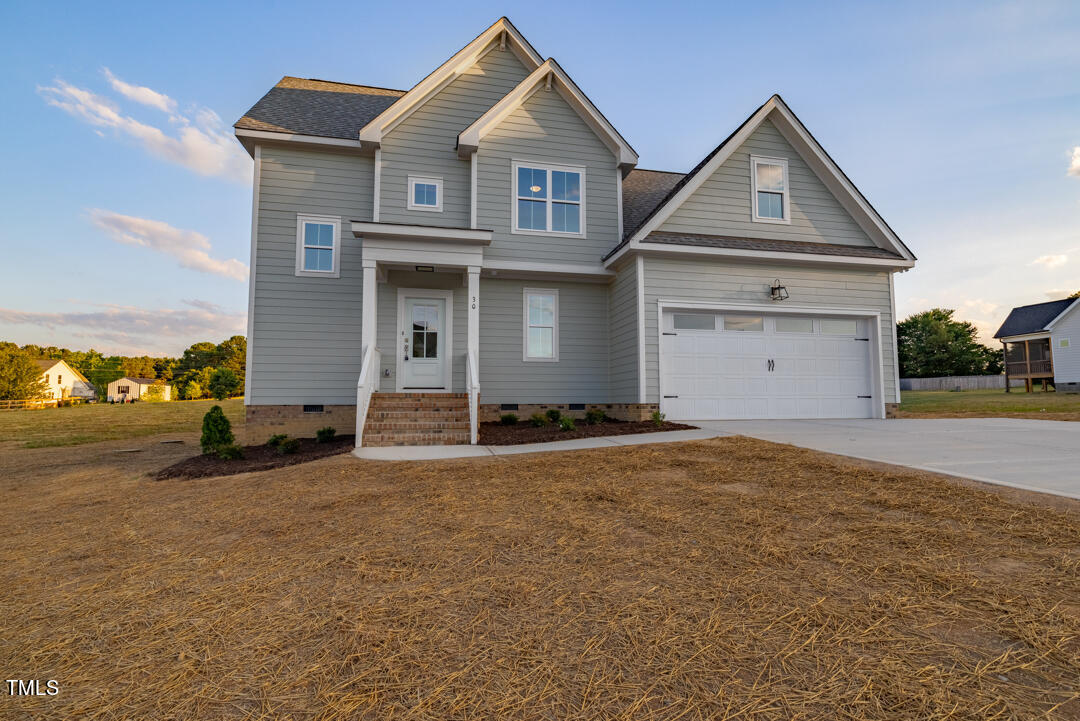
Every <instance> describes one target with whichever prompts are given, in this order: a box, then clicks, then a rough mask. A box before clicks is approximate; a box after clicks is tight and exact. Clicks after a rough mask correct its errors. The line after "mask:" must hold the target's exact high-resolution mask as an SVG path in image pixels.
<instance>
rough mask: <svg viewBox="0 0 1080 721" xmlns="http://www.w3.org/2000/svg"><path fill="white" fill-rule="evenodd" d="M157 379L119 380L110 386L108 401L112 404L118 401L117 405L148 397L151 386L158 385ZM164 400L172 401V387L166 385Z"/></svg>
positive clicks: (127, 378)
mask: <svg viewBox="0 0 1080 721" xmlns="http://www.w3.org/2000/svg"><path fill="white" fill-rule="evenodd" d="M157 382H158V381H157V379H156V378H130V377H127V376H125V377H123V378H117V379H116V380H114V381H113V382H112V383H110V384H109V387H108V389H107V396H106V400H108V401H109V402H110V403H112V402H113V401H116V402H117V403H123V402H124V401H129V400H135V399H139V398H142V397H143V396H144V395H146V391H147V390H148V389H149V388H150V386H152V385H154V384H155V383H157ZM162 400H166V401H171V400H172V386H170V385H168V384H166V385H165V386H164V394H163V397H162Z"/></svg>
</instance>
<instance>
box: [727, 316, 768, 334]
mask: <svg viewBox="0 0 1080 721" xmlns="http://www.w3.org/2000/svg"><path fill="white" fill-rule="evenodd" d="M724 330H733V331H741V332H760V331H763V330H765V321H764V319H763V318H762V317H761V316H747V315H725V316H724Z"/></svg>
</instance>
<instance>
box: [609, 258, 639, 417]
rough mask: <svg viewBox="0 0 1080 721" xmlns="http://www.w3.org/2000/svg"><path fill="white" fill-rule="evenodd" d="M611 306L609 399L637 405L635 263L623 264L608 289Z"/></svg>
mask: <svg viewBox="0 0 1080 721" xmlns="http://www.w3.org/2000/svg"><path fill="white" fill-rule="evenodd" d="M608 290H609V303H610V307H611V345H610V348H611V351H610V355H609V358H608V366H609V369H610V373H611V400H612V401H613V402H616V403H637V402H638V304H637V264H636V262H634V261H631V262H629V263H625V264H624V265H623V267H622V268H620V269H619V270H618V275H616V276H615V280H614V281H613V282H612V283H611V285H610V286H609V288H608Z"/></svg>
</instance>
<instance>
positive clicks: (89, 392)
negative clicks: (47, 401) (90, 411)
mask: <svg viewBox="0 0 1080 721" xmlns="http://www.w3.org/2000/svg"><path fill="white" fill-rule="evenodd" d="M34 362H35V363H37V367H38V370H40V371H41V379H42V380H43V381H45V385H46V386H48V388H47V390H46V391H45V396H44V397H45V398H55V399H56V400H63V399H64V398H86V399H91V398H94V397H96V396H97V392H96V391H94V386H92V385H91V384H90V381H88V380H86V377H85V376H83V374H82V373H80V372H79V371H77V370H75V369H74V368H72V367H71V366H69V365H68V364H67V363H65V362H64V361H62V360H57V359H56V358H39V359H37V360H35V361H34Z"/></svg>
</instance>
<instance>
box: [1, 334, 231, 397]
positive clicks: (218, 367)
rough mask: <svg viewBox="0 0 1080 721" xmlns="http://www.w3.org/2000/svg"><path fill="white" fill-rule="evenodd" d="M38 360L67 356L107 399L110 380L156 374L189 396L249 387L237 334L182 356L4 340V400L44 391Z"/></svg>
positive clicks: (194, 346)
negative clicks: (108, 352) (106, 351)
mask: <svg viewBox="0 0 1080 721" xmlns="http://www.w3.org/2000/svg"><path fill="white" fill-rule="evenodd" d="M38 358H53V359H57V360H63V361H64V362H66V363H67V364H68V365H69V366H71V367H72V368H74V369H75V370H77V371H79V373H82V374H83V375H84V376H85V377H86V379H87V380H88V381H89V382H90V384H91V385H93V386H94V389H95V390H96V391H97V394H98V397H99V398H101V399H104V398H105V397H106V390H107V388H108V385H109V383H111V382H113V381H114V380H117V379H119V378H123V377H125V376H127V377H133V378H153V379H155V380H158V381H160V382H161V383H162V384H165V383H170V384H172V386H173V394H174V395H173V397H174V398H176V397H179V398H183V399H187V400H193V399H198V398H209V397H215V398H227V397H229V396H231V395H235V394H236V393H237V392H239V391H240V389H242V388H243V387H244V376H245V374H246V371H247V368H246V365H245V363H246V359H247V339H246V338H245V337H244V336H242V335H234V336H233V337H231V338H228V339H227V340H224V341H222V342H221V343H211V342H208V341H203V342H200V343H194V344H192V345H191V346H190V347H189V348H188V349H187V350H185V351H184V353H183V355H182V356H180V357H179V358H155V357H152V356H122V355H111V356H106V355H104V354H103V353H101V352H99V351H96V350H94V349H93V348H91V349H90V350H86V351H81V350H70V349H68V348H58V347H56V346H40V345H34V344H28V345H24V346H21V347H20V346H18V345H16V344H15V343H8V342H3V341H0V400H23V399H30V398H40V397H41V396H42V395H43V394H44V392H45V384H44V382H43V381H42V380H41V370H40V369H39V368H38V366H37V364H36V363H34V361H35V360H36V359H38Z"/></svg>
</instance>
